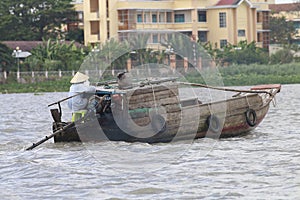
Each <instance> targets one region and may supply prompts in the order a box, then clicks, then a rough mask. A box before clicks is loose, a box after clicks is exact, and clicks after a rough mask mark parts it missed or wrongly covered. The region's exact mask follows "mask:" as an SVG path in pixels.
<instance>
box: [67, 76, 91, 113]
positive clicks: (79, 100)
mask: <svg viewBox="0 0 300 200" xmlns="http://www.w3.org/2000/svg"><path fill="white" fill-rule="evenodd" d="M70 83H71V84H72V85H71V87H70V91H69V97H70V96H73V95H76V94H78V93H82V94H80V95H77V96H75V97H72V98H70V99H69V100H68V106H69V108H70V109H71V110H72V112H73V113H74V112H76V111H79V110H84V109H87V106H88V102H89V97H91V96H92V95H94V94H95V92H96V88H95V87H94V86H90V82H89V77H88V76H87V75H85V74H83V73H80V72H77V73H76V74H75V75H74V77H73V78H72V80H71V81H70Z"/></svg>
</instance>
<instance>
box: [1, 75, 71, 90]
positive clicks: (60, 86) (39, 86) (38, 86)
mask: <svg viewBox="0 0 300 200" xmlns="http://www.w3.org/2000/svg"><path fill="white" fill-rule="evenodd" d="M70 79H71V78H70V77H68V78H66V77H65V78H61V79H59V80H45V81H43V82H36V83H24V84H21V83H17V82H15V81H10V80H9V81H8V83H5V84H0V92H1V93H27V92H30V93H40V92H67V91H69V88H70Z"/></svg>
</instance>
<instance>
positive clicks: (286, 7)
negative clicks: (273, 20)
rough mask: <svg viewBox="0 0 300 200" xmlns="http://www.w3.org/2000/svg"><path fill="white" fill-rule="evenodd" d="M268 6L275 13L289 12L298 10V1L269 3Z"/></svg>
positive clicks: (299, 4) (299, 9)
mask: <svg viewBox="0 0 300 200" xmlns="http://www.w3.org/2000/svg"><path fill="white" fill-rule="evenodd" d="M269 8H270V10H271V11H273V12H275V13H279V12H283V11H286V12H291V11H300V3H284V4H270V5H269Z"/></svg>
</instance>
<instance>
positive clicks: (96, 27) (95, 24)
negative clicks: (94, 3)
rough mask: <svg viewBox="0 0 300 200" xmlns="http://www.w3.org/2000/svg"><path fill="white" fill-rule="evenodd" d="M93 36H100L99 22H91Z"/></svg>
mask: <svg viewBox="0 0 300 200" xmlns="http://www.w3.org/2000/svg"><path fill="white" fill-rule="evenodd" d="M90 23H91V24H90V25H91V34H92V35H97V34H99V30H100V29H99V21H91V22H90Z"/></svg>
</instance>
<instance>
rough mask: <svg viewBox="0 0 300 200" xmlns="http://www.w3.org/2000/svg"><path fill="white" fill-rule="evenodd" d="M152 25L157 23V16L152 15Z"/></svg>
mask: <svg viewBox="0 0 300 200" xmlns="http://www.w3.org/2000/svg"><path fill="white" fill-rule="evenodd" d="M152 23H157V15H156V14H152Z"/></svg>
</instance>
